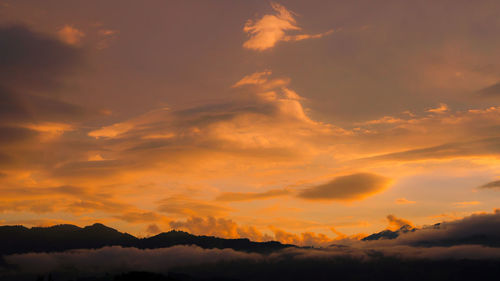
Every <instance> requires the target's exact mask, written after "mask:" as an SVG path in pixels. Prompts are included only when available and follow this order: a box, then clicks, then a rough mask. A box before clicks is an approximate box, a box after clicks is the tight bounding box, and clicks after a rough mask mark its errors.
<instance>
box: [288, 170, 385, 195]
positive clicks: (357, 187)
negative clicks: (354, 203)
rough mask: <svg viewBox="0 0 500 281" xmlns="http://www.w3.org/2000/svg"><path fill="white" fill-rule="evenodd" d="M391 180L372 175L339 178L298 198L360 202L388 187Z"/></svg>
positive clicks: (358, 174)
mask: <svg viewBox="0 0 500 281" xmlns="http://www.w3.org/2000/svg"><path fill="white" fill-rule="evenodd" d="M388 182H389V179H388V178H386V177H382V176H379V175H375V174H370V173H357V174H351V175H347V176H340V177H337V178H335V179H333V180H331V181H329V182H327V183H325V184H322V185H317V186H313V187H310V188H307V189H304V190H302V191H301V192H300V193H299V194H298V197H299V198H302V199H309V200H341V201H350V200H360V199H363V198H364V197H367V196H369V195H371V194H373V193H376V192H380V191H382V190H383V189H385V188H386V187H387V184H388Z"/></svg>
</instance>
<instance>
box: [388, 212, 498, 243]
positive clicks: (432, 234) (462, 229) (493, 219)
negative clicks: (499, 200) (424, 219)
mask: <svg viewBox="0 0 500 281" xmlns="http://www.w3.org/2000/svg"><path fill="white" fill-rule="evenodd" d="M387 243H389V244H394V245H409V246H427V247H435V246H443V247H444V246H446V247H448V246H457V245H482V246H490V247H491V246H492V247H500V210H498V209H497V210H496V211H495V212H494V213H491V214H488V213H482V214H474V215H471V216H468V217H465V218H463V219H459V220H454V221H449V222H443V223H440V224H436V225H433V226H429V227H424V228H422V229H418V230H416V231H413V232H407V233H403V234H402V235H400V236H399V237H398V238H397V239H394V240H393V241H391V242H387Z"/></svg>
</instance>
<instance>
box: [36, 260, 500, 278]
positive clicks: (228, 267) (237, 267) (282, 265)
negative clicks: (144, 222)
mask: <svg viewBox="0 0 500 281" xmlns="http://www.w3.org/2000/svg"><path fill="white" fill-rule="evenodd" d="M499 276H500V261H472V260H459V261H453V260H447V261H429V260H399V259H394V258H380V259H374V260H371V261H365V262H363V261H360V260H356V259H351V258H336V259H327V260H315V261H304V262H292V261H289V260H283V261H280V262H275V263H262V262H260V263H237V262H233V263H225V264H217V265H212V266H206V267H202V266H198V267H186V268H178V269H175V271H174V270H173V271H172V272H170V273H168V274H158V273H150V272H129V273H123V274H118V275H105V276H95V277H86V278H82V279H72V280H74V281H215V280H220V281H224V280H226V281H229V280H234V281H237V280H240V281H251V280H252V281H253V280H263V281H267V280H269V281H271V280H272V281H281V280H283V281H285V280H286V281H299V280H315V281H327V280H328V281H332V280H333V281H335V280H339V281H340V280H349V281H358V280H359V281H361V280H362V281H366V280H373V281H379V280H380V281H392V280H398V281H400V280H406V281H417V280H418V281H422V280H427V281H444V280H456V281H461V280H464V281H465V280H467V281H470V280H498V277H499ZM38 278H39V279H38V280H39V281H42V280H44V281H48V280H51V281H59V280H67V279H57V278H56V277H52V276H50V278H51V279H49V276H41V277H38Z"/></svg>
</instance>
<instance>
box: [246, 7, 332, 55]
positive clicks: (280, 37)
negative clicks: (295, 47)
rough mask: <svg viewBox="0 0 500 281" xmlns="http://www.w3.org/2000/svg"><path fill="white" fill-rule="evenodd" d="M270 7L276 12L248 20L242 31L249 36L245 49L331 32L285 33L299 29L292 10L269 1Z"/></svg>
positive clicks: (320, 35)
mask: <svg viewBox="0 0 500 281" xmlns="http://www.w3.org/2000/svg"><path fill="white" fill-rule="evenodd" d="M271 7H272V8H273V10H274V11H275V12H276V13H275V14H274V15H264V16H263V17H262V18H260V19H258V20H248V21H247V22H246V23H245V27H244V28H243V31H245V32H246V33H247V34H248V36H249V37H250V38H249V39H248V40H247V41H245V43H243V47H244V48H246V49H251V50H257V51H263V50H266V49H270V48H272V47H274V46H275V45H276V44H277V43H278V42H280V41H301V40H305V39H313V38H321V37H323V36H326V35H329V34H331V33H333V30H330V31H327V32H324V33H318V34H299V35H287V34H286V32H287V31H297V30H301V28H300V27H298V26H297V22H296V20H295V17H294V15H293V12H291V11H289V10H287V9H286V8H285V7H284V6H283V5H280V4H278V3H275V2H271Z"/></svg>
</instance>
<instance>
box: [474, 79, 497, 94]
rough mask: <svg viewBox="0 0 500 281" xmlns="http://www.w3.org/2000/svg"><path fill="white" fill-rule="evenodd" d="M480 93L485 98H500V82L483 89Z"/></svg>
mask: <svg viewBox="0 0 500 281" xmlns="http://www.w3.org/2000/svg"><path fill="white" fill-rule="evenodd" d="M478 93H479V94H480V95H482V96H485V97H493V96H500V82H498V83H496V84H493V85H491V86H489V87H486V88H484V89H481V90H479V91H478Z"/></svg>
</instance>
